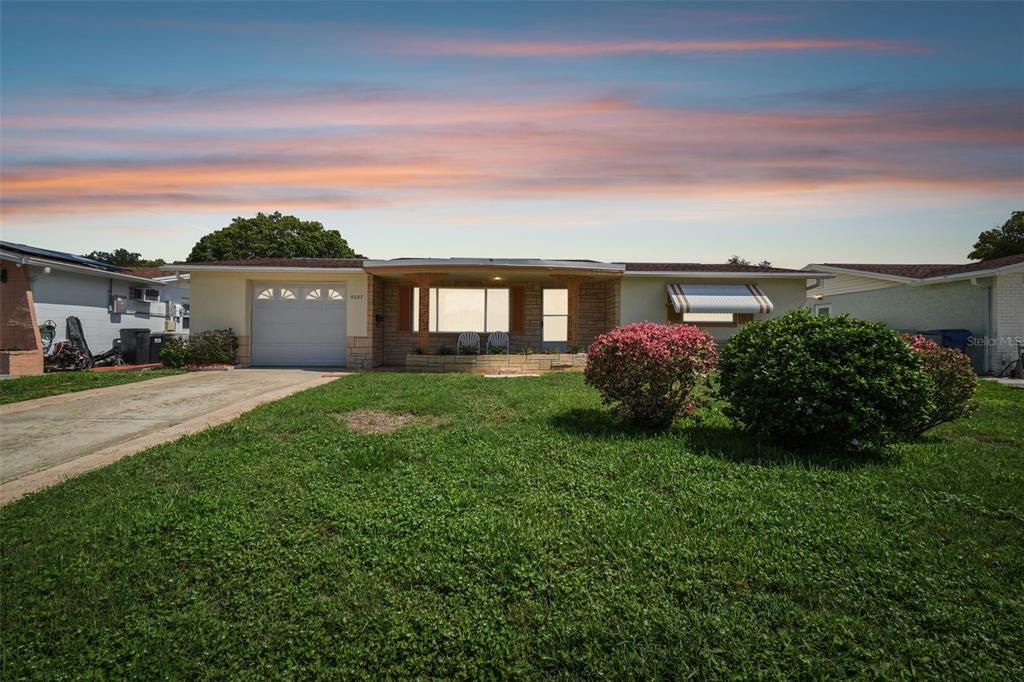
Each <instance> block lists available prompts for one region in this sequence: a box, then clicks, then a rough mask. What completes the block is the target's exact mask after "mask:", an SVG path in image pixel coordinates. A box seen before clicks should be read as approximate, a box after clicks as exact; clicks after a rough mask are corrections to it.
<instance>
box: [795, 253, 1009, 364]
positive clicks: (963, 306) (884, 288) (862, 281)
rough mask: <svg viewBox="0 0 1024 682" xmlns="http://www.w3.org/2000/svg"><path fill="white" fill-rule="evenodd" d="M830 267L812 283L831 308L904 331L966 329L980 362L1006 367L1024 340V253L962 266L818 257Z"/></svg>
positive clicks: (818, 301) (819, 267)
mask: <svg viewBox="0 0 1024 682" xmlns="http://www.w3.org/2000/svg"><path fill="white" fill-rule="evenodd" d="M805 270H813V271H815V272H827V273H830V274H832V275H834V277H833V279H830V280H823V281H822V282H821V284H820V285H819V286H816V287H813V288H811V289H809V290H808V292H807V295H808V301H807V305H808V307H809V308H811V309H812V310H814V311H815V312H817V313H818V314H824V315H842V314H849V315H852V316H853V317H859V318H862V319H865V320H872V321H876V322H883V323H885V324H886V325H888V326H889V327H891V328H893V329H898V330H901V331H912V332H920V331H931V330H939V329H966V330H968V331H970V332H971V335H972V339H971V340H970V341H969V342H968V351H969V352H970V354H971V357H972V360H973V362H974V365H975V368H976V369H977V370H978V371H979V372H982V373H984V372H998V371H1000V370H1001V369H1002V368H1003V367H1005V366H1006V364H1007V363H1009V362H1010V361H1011V360H1013V359H1014V358H1016V357H1017V344H1018V343H1022V342H1024V255H1020V256H1007V257H1005V258H993V259H991V260H986V261H979V262H976V263H967V264H956V265H895V264H875V265H866V264H860V263H812V264H810V265H808V266H807V267H806V268H805Z"/></svg>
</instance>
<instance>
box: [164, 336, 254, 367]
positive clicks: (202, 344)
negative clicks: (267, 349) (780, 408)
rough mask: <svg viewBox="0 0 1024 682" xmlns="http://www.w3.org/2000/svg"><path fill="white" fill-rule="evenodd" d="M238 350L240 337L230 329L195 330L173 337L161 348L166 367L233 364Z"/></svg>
mask: <svg viewBox="0 0 1024 682" xmlns="http://www.w3.org/2000/svg"><path fill="white" fill-rule="evenodd" d="M237 351H238V337H237V336H235V333H234V332H233V331H231V330H230V329H214V330H211V331H205V332H193V333H191V334H189V335H188V336H184V337H180V338H176V339H171V340H170V341H168V342H167V343H165V344H164V346H163V348H162V349H161V350H160V362H162V363H163V364H164V366H165V367H175V368H180V367H185V366H192V365H233V364H235V353H236V352H237Z"/></svg>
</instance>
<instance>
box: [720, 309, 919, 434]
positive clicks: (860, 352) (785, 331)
mask: <svg viewBox="0 0 1024 682" xmlns="http://www.w3.org/2000/svg"><path fill="white" fill-rule="evenodd" d="M721 370H722V374H721V392H722V396H723V397H724V398H725V399H726V400H728V401H729V406H728V408H727V410H726V411H727V414H729V416H731V417H733V418H734V419H736V420H737V421H738V422H740V424H741V425H743V426H744V427H745V428H746V429H747V430H749V431H751V432H753V433H758V434H763V435H766V436H769V437H771V438H774V439H776V440H778V441H780V442H782V443H785V444H790V445H796V446H801V447H815V448H822V449H829V450H850V449H858V448H880V447H884V446H886V445H888V444H889V443H892V442H893V441H896V440H899V439H901V438H906V437H909V436H912V435H914V434H917V433H919V432H920V430H921V425H922V424H923V423H925V422H926V421H927V419H928V415H929V413H930V412H931V410H932V409H933V402H932V390H933V388H932V384H931V382H930V380H929V379H928V377H927V376H926V375H925V373H924V372H923V371H922V361H921V358H920V357H919V356H918V354H917V353H916V352H915V351H914V350H913V349H912V348H911V347H910V346H909V345H907V343H906V341H904V340H903V339H902V338H900V335H899V334H897V333H896V332H894V331H892V330H890V329H887V328H886V327H885V326H884V325H881V324H877V323H874V322H867V321H864V320H857V319H854V318H851V317H847V316H845V315H844V316H840V317H831V316H821V315H818V316H815V315H812V314H810V312H808V311H806V310H798V311H794V312H791V313H788V314H786V315H783V316H782V317H779V318H776V319H774V320H768V321H765V322H754V323H751V324H748V325H746V326H745V327H744V328H743V329H742V330H740V331H739V332H737V333H736V335H734V336H733V337H732V338H731V339H730V340H729V341H728V342H727V343H726V344H725V348H724V349H723V351H722V357H721Z"/></svg>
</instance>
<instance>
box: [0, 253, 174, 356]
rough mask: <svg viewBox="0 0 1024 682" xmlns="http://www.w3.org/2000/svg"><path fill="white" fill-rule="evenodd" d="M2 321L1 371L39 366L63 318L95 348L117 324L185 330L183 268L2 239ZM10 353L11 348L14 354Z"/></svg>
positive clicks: (115, 333)
mask: <svg viewBox="0 0 1024 682" xmlns="http://www.w3.org/2000/svg"><path fill="white" fill-rule="evenodd" d="M0 265H2V284H0V287H2V294H3V320H2V322H3V324H2V326H0V334H2V336H0V374H38V373H41V372H42V362H43V361H42V356H43V353H44V352H45V350H46V347H45V346H46V345H47V344H46V339H43V338H41V337H40V330H39V327H40V326H41V325H45V324H47V323H48V322H52V323H53V328H54V337H53V339H52V342H53V343H55V342H57V341H61V340H63V339H64V338H65V332H66V328H67V326H66V322H65V321H66V319H67V318H68V317H69V316H75V317H77V318H78V319H79V320H80V321H81V323H82V331H83V333H84V335H85V340H86V343H88V344H89V349H90V350H91V351H92V352H93V353H96V354H98V353H102V352H104V351H107V350H110V349H111V348H112V347H113V345H114V342H115V340H116V339H118V338H120V335H121V330H122V329H146V330H149V331H150V332H151V333H159V334H187V333H188V328H189V322H190V320H189V317H190V311H189V305H190V301H189V284H188V275H187V274H184V275H182V276H181V277H178V276H176V275H174V274H172V273H168V272H164V271H161V270H160V269H159V268H135V269H132V268H122V267H118V266H114V265H110V264H108V263H104V262H102V261H97V260H92V259H90V258H83V257H81V256H76V255H75V254H72V253H64V252H61V251H52V250H49V249H41V248H37V247H34V246H26V245H24V244H14V243H11V242H3V241H0ZM12 353H13V354H12Z"/></svg>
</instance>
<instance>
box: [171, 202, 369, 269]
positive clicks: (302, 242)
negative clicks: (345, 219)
mask: <svg viewBox="0 0 1024 682" xmlns="http://www.w3.org/2000/svg"><path fill="white" fill-rule="evenodd" d="M361 257H362V256H359V255H357V254H356V252H355V251H353V250H352V247H350V246H349V245H348V242H347V241H345V240H344V239H343V238H342V236H341V233H339V232H338V231H337V230H325V229H324V226H323V225H322V224H320V223H319V222H317V221H315V220H299V219H298V218H296V217H295V216H293V215H281V213H280V212H275V213H269V214H268V213H257V214H256V216H255V217H254V218H241V217H238V218H235V219H234V220H232V221H231V224H230V225H228V226H227V227H225V228H222V229H220V230H216V231H215V232H211V233H210V234H208V235H206V236H205V237H203V238H202V239H200V240H199V241H198V242H197V243H196V245H195V246H194V247H192V253H190V254H189V255H188V262H190V263H195V262H201V261H215V260H245V259H249V258H361Z"/></svg>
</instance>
